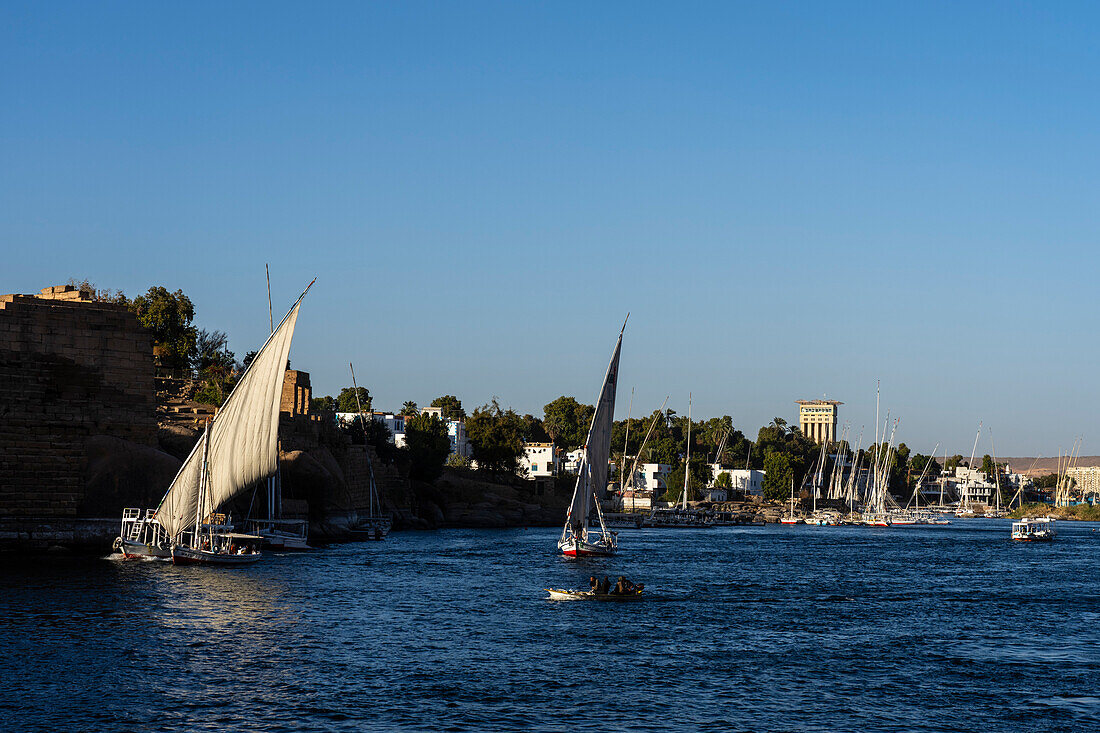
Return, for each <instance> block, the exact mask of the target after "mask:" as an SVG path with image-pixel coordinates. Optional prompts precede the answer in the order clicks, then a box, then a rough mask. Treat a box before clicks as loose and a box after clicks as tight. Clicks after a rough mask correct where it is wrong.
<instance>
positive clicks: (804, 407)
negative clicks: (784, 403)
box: [795, 400, 844, 443]
mask: <svg viewBox="0 0 1100 733" xmlns="http://www.w3.org/2000/svg"><path fill="white" fill-rule="evenodd" d="M795 404H796V405H798V429H799V430H801V431H802V434H803V435H805V436H806V437H807V438H810V439H811V440H813V441H814V442H815V443H821V442H827V443H833V442H835V441H836V422H837V407H839V406H840V405H843V404H844V403H843V402H837V401H836V400H795Z"/></svg>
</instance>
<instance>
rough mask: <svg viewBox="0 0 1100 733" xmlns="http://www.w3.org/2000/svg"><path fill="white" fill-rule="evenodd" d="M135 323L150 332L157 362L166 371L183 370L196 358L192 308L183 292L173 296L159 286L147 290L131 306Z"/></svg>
mask: <svg viewBox="0 0 1100 733" xmlns="http://www.w3.org/2000/svg"><path fill="white" fill-rule="evenodd" d="M130 310H132V311H133V312H134V313H135V314H136V315H137V319H138V323H140V324H141V325H143V326H145V327H146V328H148V329H149V330H150V331H152V332H153V340H154V342H155V343H156V346H157V352H158V355H157V359H158V362H159V363H160V365H161V366H164V367H166V368H168V369H186V368H187V367H188V366H189V365H190V363H191V359H192V358H193V357H194V355H195V338H196V335H197V331H196V329H195V327H194V326H192V325H191V321H192V320H193V319H194V318H195V306H194V305H193V304H192V303H191V299H190V298H188V297H187V296H186V295H184V294H183V291H182V290H177V291H176V292H174V293H172V292H169V291H168V289H167V288H163V287H160V286H156V287H152V288H149V291H148V292H147V293H145V295H139V296H138V297H136V298H134V300H133V301H132V302H131V303H130Z"/></svg>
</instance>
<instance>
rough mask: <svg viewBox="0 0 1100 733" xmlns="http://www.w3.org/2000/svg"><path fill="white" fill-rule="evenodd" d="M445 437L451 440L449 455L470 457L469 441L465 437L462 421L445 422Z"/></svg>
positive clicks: (464, 424)
mask: <svg viewBox="0 0 1100 733" xmlns="http://www.w3.org/2000/svg"><path fill="white" fill-rule="evenodd" d="M447 436H448V437H449V438H450V439H451V453H452V454H454V455H459V456H462V457H463V458H469V457H470V441H469V439H468V438H467V437H466V422H465V421H463V420H447Z"/></svg>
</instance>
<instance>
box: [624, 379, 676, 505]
mask: <svg viewBox="0 0 1100 733" xmlns="http://www.w3.org/2000/svg"><path fill="white" fill-rule="evenodd" d="M668 397H669V396H668V395H665V401H664V402H662V403H661V409H659V410H658V411H657V414H656V415H654V416H653V420H651V421H650V423H649V430H648V431H646V434H645V437H644V438H643V439H642V444H641V445H640V446H638V455H636V456H634V463H632V464H631V465H630V486H631V489H635V488H637V487H636V486H634V476H635V475H636V474H637V472H638V462H639V461H641V460H642V453H643V452H645V447H646V444H647V443H648V442H649V437H650V436H651V435H653V428H655V427H657V421H658V420H660V419H661V417H663V413H664V410H665V405H667V404H668ZM630 508H631V509H633V508H634V496H633V494H631V497H630ZM650 508H651V509H652V507H650Z"/></svg>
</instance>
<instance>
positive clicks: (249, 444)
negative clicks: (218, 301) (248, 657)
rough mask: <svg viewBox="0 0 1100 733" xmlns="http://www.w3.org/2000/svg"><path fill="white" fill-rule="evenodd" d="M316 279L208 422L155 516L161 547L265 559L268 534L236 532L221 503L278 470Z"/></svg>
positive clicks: (193, 557)
mask: <svg viewBox="0 0 1100 733" xmlns="http://www.w3.org/2000/svg"><path fill="white" fill-rule="evenodd" d="M312 286H313V283H312V282H311V283H310V284H309V287H312ZM309 287H307V288H306V289H305V291H304V292H303V293H302V294H301V295H300V296H298V300H297V301H296V302H295V303H294V306H293V307H292V308H291V309H290V311H289V312H288V313H287V314H286V316H284V317H283V320H282V321H281V322H280V323H279V326H278V328H276V329H275V330H274V332H273V333H272V334H271V335H270V336H269V337H268V339H267V341H266V342H265V343H264V345H263V347H262V348H261V349H260V351H259V352H258V353H257V354H256V357H255V358H254V359H253V360H252V363H251V364H249V365H248V368H247V369H245V371H244V374H243V375H242V376H241V378H240V380H239V381H238V382H237V385H236V386H235V387H234V388H233V391H232V392H230V393H229V397H227V398H226V400H225V403H224V404H222V406H221V408H220V409H219V410H218V413H217V415H215V417H214V419H213V420H212V421H211V422H209V423H207V425H206V429H205V430H204V431H203V434H202V437H201V438H200V439H199V441H198V442H197V443H196V444H195V447H194V448H193V449H192V450H191V454H190V455H188V456H187V459H186V460H185V461H184V462H183V465H182V466H181V467H180V470H179V472H178V473H177V474H176V477H175V478H174V479H173V480H172V484H171V485H170V486H169V487H168V491H167V493H165V495H164V498H163V499H161V502H160V506H158V507H157V510H156V512H155V514H154V515H153V517H152V519H154V520H155V521H156V523H157V525H159V527H160V528H161V530H162V531H163V535H162V537H163V538H164V539H163V542H162V544H161V545H160V547H159V548H158V549H159V550H161V551H163V550H165V549H167V551H168V552H167V554H169V555H170V556H171V558H172V562H174V563H176V564H217V565H241V564H245V563H251V562H255V561H256V560H259V559H260V550H259V546H260V542H261V541H262V538H261V537H260V536H258V535H250V534H239V533H236V532H234V531H233V527H232V522H231V520H230V518H229V516H228V515H227V514H226V513H223V512H222V510H223V508H224V507H225V505H226V504H228V503H229V501H231V500H232V499H233V498H234V497H236V496H238V495H239V494H241V493H243V492H244V491H245V490H247V489H249V488H251V487H252V486H254V485H255V484H256V483H257V482H259V481H263V480H264V479H266V478H267V477H269V476H271V475H273V474H274V473H275V471H276V470H277V467H278V456H279V453H278V451H279V448H278V438H279V406H280V402H281V400H282V387H283V377H284V373H285V371H286V363H287V357H288V356H289V355H290V342H291V339H292V338H293V336H294V326H295V324H296V323H297V320H298V309H299V307H300V306H301V303H302V298H304V297H305V295H306V293H307V292H309ZM128 511H131V512H134V511H136V510H128ZM123 540H125V538H123ZM165 545H167V547H165ZM123 551H124V552H125V551H126V547H125V544H124V547H123ZM148 554H153V553H148Z"/></svg>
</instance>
